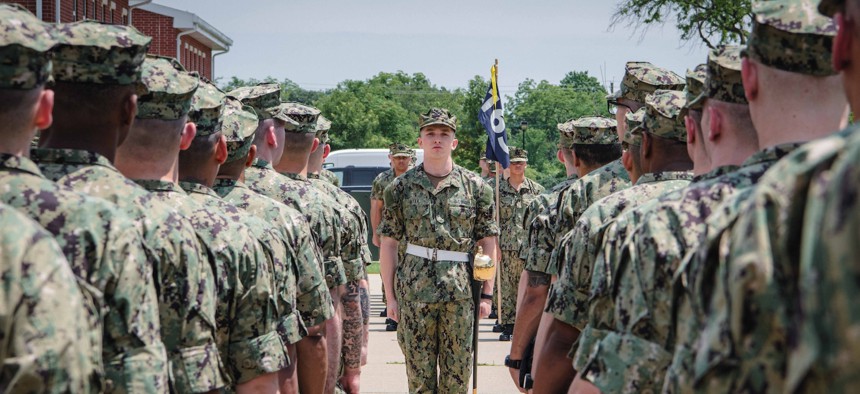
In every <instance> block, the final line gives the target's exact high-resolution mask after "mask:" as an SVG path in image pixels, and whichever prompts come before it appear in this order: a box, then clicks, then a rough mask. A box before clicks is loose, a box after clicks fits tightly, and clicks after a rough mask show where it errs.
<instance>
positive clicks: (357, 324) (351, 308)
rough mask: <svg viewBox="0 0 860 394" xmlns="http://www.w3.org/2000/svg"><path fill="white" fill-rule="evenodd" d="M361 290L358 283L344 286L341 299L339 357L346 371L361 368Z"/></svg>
mask: <svg viewBox="0 0 860 394" xmlns="http://www.w3.org/2000/svg"><path fill="white" fill-rule="evenodd" d="M360 294H361V288H360V287H359V284H358V281H355V282H349V283H347V284H346V293H345V294H344V295H343V297H341V298H340V299H341V304H342V305H343V314H344V316H343V348H342V351H341V357H343V365H344V367H345V368H348V369H358V368H361V343H362V309H363V308H362V306H361V300H360V299H361V296H360Z"/></svg>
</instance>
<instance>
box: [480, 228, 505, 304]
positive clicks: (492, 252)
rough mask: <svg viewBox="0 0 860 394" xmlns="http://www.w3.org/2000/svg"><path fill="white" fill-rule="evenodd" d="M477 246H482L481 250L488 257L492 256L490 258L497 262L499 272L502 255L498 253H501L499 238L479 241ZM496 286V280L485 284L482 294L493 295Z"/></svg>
mask: <svg viewBox="0 0 860 394" xmlns="http://www.w3.org/2000/svg"><path fill="white" fill-rule="evenodd" d="M476 245H477V246H480V247H481V249H483V250H484V254H486V255H487V256H490V258H491V259H493V261H495V262H496V269H497V270H498V269H499V266H498V262H499V257H500V256H501V254H499V253H498V251H499V247H498V245H499V243H498V238H497V237H487V238H483V239H481V240H480V241H478V242H477V244H476ZM495 284H496V279H495V278H493V279H490V280H488V281H486V282H484V287H483V290H482V292H483V293H484V294H493V286H494V285H495Z"/></svg>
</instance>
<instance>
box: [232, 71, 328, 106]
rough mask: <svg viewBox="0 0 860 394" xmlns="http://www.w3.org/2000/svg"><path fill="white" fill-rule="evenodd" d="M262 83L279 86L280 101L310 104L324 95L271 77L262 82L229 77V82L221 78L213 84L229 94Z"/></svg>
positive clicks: (288, 81)
mask: <svg viewBox="0 0 860 394" xmlns="http://www.w3.org/2000/svg"><path fill="white" fill-rule="evenodd" d="M263 82H266V83H272V82H275V83H279V84H281V89H282V92H281V99H282V100H284V101H293V102H297V103H302V104H311V103H313V102H314V101H316V100H317V99H319V98H320V97H322V96H323V95H324V94H325V93H324V92H320V91H315V90H305V89H302V88H301V87H300V86H299V85H298V84H297V83H295V82H293V81H292V80H290V79H288V78H284V80H283V81H278V80H277V79H275V78H274V77H271V76H269V77H266V78H263V79H262V80H258V79H255V78H251V79H241V78H237V77H235V76H233V77H230V80H228V81H227V82H226V83H224V82H222V79H221V78H218V79H216V80H215V84H216V85H218V86H219V87H220V88H221V90H223V91H225V92H229V91H231V90H233V89H236V88H239V87H242V86H253V85H256V84H259V83H263Z"/></svg>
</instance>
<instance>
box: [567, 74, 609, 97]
mask: <svg viewBox="0 0 860 394" xmlns="http://www.w3.org/2000/svg"><path fill="white" fill-rule="evenodd" d="M559 85H561V86H562V87H564V88H569V89H574V90H579V91H584V92H591V93H603V94H606V88H605V87H603V84H601V83H600V81H598V80H597V78H594V77H592V76H590V75H588V71H571V72H569V73H567V75H565V76H564V78H562V79H561V82H560V83H559Z"/></svg>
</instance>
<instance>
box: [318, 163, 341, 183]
mask: <svg viewBox="0 0 860 394" xmlns="http://www.w3.org/2000/svg"><path fill="white" fill-rule="evenodd" d="M319 177H320V179H323V180H326V181H328V183H331V184H332V185H335V186H337V187H340V179H339V178H338V177H337V175H335V174H334V173H333V172H331V171H329V170H326V169H325V168H323V169H322V171H320V173H319Z"/></svg>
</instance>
